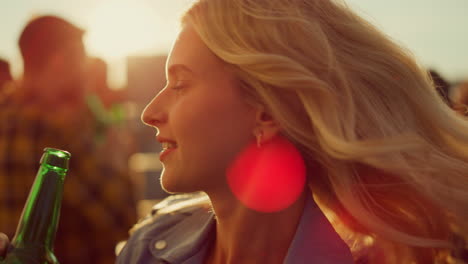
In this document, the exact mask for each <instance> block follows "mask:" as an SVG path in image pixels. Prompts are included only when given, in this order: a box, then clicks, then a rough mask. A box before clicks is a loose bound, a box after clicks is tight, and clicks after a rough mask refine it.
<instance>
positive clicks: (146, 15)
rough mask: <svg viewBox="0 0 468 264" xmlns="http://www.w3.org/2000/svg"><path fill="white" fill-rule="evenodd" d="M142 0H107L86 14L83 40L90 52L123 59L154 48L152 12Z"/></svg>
mask: <svg viewBox="0 0 468 264" xmlns="http://www.w3.org/2000/svg"><path fill="white" fill-rule="evenodd" d="M145 3H147V2H142V1H130V0H106V1H100V3H99V4H98V5H97V6H96V7H95V9H94V10H93V11H91V13H90V15H89V17H88V27H87V29H88V30H87V33H86V35H85V42H86V46H87V49H88V52H89V53H90V54H94V55H97V56H100V57H103V58H106V59H122V58H124V57H126V56H128V55H135V54H138V53H141V52H144V51H147V50H150V49H152V48H154V46H155V45H157V44H156V43H157V38H158V36H157V34H153V31H152V29H154V28H155V24H157V19H156V18H155V14H154V13H153V12H151V11H152V10H151V8H150V7H149V6H147V4H145Z"/></svg>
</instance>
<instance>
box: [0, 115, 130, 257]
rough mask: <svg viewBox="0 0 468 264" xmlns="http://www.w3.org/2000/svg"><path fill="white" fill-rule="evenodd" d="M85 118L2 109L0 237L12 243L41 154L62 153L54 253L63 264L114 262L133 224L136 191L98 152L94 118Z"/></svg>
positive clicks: (124, 171) (0, 122)
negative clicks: (65, 169) (64, 167)
mask: <svg viewBox="0 0 468 264" xmlns="http://www.w3.org/2000/svg"><path fill="white" fill-rule="evenodd" d="M85 116H86V115H76V116H74V117H73V120H70V119H69V120H67V118H63V119H61V118H60V117H57V118H51V117H47V116H44V114H43V113H42V114H39V111H37V110H35V109H24V108H17V107H5V106H2V107H1V108H0V232H4V233H6V234H7V235H8V236H9V237H10V239H11V238H13V234H14V232H15V231H16V230H15V229H16V226H17V223H18V220H19V217H20V215H21V211H22V209H23V206H24V203H25V202H26V199H27V196H28V194H29V189H30V187H31V185H32V182H33V181H34V178H35V175H36V172H37V169H38V167H39V159H40V157H41V155H42V153H43V149H44V148H45V147H54V148H59V149H64V150H67V151H69V152H70V153H71V154H72V157H71V160H70V170H69V173H68V175H67V177H66V179H65V187H64V195H63V202H62V208H61V216H60V222H59V228H58V231H57V236H56V241H55V250H54V251H55V254H56V256H57V258H58V260H59V261H60V262H61V263H65V264H74V263H77V264H78V263H80V264H83V263H100V264H107V263H114V262H115V254H114V247H115V245H116V243H117V242H118V241H120V240H123V239H125V238H126V237H127V236H128V234H127V230H129V228H130V227H131V226H132V225H133V224H134V223H135V221H136V212H135V208H136V206H135V199H134V198H135V197H134V195H133V190H134V188H133V186H132V185H133V183H132V181H131V179H130V177H129V175H128V170H125V169H122V168H126V167H125V166H114V164H112V163H111V162H110V161H109V160H108V159H107V158H106V156H104V155H102V153H106V151H100V152H98V146H97V145H96V143H95V141H94V138H93V136H94V134H93V131H94V130H93V129H94V127H93V121H92V118H84V117H85ZM64 120H65V121H64ZM62 121H64V122H62Z"/></svg>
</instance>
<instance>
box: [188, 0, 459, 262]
mask: <svg viewBox="0 0 468 264" xmlns="http://www.w3.org/2000/svg"><path fill="white" fill-rule="evenodd" d="M183 22H184V23H189V24H191V25H192V26H193V27H194V28H195V30H196V31H197V33H198V34H199V35H200V37H201V38H202V40H203V41H204V43H205V44H206V45H207V46H208V47H209V48H210V49H211V50H212V51H213V52H214V53H215V54H216V55H217V56H218V57H219V58H221V59H222V60H223V61H225V62H226V63H227V64H228V65H230V67H231V68H232V70H233V71H234V72H235V73H236V75H237V76H238V79H239V82H240V87H241V89H242V90H243V91H244V92H245V94H246V95H247V98H248V99H249V100H251V101H252V102H257V103H261V104H263V105H264V107H266V109H268V110H269V111H270V113H271V114H272V116H273V117H274V119H275V120H276V121H277V122H278V123H279V124H280V126H281V127H282V129H283V131H282V132H283V133H284V135H285V136H287V137H288V138H289V139H290V140H291V141H293V142H294V143H295V144H296V145H297V147H298V148H299V149H300V150H301V151H302V153H303V155H304V158H305V160H306V161H307V164H308V166H309V174H310V175H309V176H310V185H311V188H312V191H313V193H314V197H315V199H316V200H317V201H318V202H319V204H320V205H321V207H323V208H325V209H327V210H330V211H331V212H333V213H334V215H335V216H336V217H337V218H338V219H339V220H340V221H341V223H343V224H344V226H346V227H348V228H349V229H350V230H351V231H352V233H353V234H354V235H355V237H358V235H361V236H366V237H367V238H371V239H372V241H373V242H374V243H373V244H374V246H375V247H376V248H377V247H380V248H382V249H383V250H384V251H385V255H386V261H383V260H382V259H379V262H378V263H399V264H401V263H414V262H416V263H434V262H436V260H437V259H438V258H439V257H441V256H442V255H444V254H446V252H448V251H450V250H453V249H454V248H455V246H454V243H452V241H451V238H450V235H451V234H452V233H458V234H466V233H465V232H466V231H467V230H468V122H465V120H463V119H462V117H459V116H457V115H456V114H454V113H453V112H452V111H451V110H450V109H449V108H448V107H447V106H446V105H445V104H444V103H443V102H442V100H440V99H439V98H438V97H437V94H436V91H435V88H434V86H433V84H432V81H431V79H430V77H429V75H428V74H427V72H426V71H425V70H423V69H422V67H421V66H419V65H418V64H417V63H416V62H415V60H414V59H413V58H412V56H411V55H410V53H409V52H408V51H406V50H404V49H403V48H401V47H400V46H399V45H397V44H395V43H394V42H393V41H391V40H390V39H389V38H388V37H387V36H385V35H384V34H383V33H381V32H380V31H379V30H377V29H376V28H375V27H374V26H372V25H371V24H369V23H368V22H367V21H365V20H364V19H362V18H360V17H359V16H357V15H356V14H355V13H354V12H353V11H351V10H350V9H349V8H348V7H347V6H346V4H344V3H342V2H339V1H333V0H199V1H197V2H196V3H195V4H194V5H193V6H191V8H190V9H189V10H188V11H187V12H186V13H185V14H184V17H183ZM350 246H351V247H352V245H351V244H350ZM374 255H375V258H380V256H377V255H376V254H374ZM369 256H370V255H369ZM440 263H444V262H440Z"/></svg>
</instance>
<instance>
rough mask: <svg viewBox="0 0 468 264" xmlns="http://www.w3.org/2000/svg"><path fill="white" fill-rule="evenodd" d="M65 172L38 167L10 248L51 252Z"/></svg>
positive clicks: (55, 168) (48, 167)
mask: <svg viewBox="0 0 468 264" xmlns="http://www.w3.org/2000/svg"><path fill="white" fill-rule="evenodd" d="M65 173H66V170H64V169H62V168H58V167H53V166H50V165H48V164H41V166H40V168H39V171H38V173H37V176H36V179H35V180H34V183H33V186H32V188H31V191H30V193H29V197H28V200H27V202H26V204H25V207H24V208H23V213H22V215H21V218H20V221H19V226H18V229H17V230H16V235H15V237H14V238H13V241H12V245H13V246H14V247H15V248H24V247H37V248H43V247H44V248H45V249H47V250H50V251H52V249H53V243H54V240H55V234H56V232H57V226H58V220H59V216H60V206H61V203H62V195H63V183H64V179H65Z"/></svg>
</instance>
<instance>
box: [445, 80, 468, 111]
mask: <svg viewBox="0 0 468 264" xmlns="http://www.w3.org/2000/svg"><path fill="white" fill-rule="evenodd" d="M449 97H450V100H451V102H452V109H453V110H455V111H456V112H457V113H459V114H460V115H462V116H465V117H466V116H468V81H464V82H461V83H459V84H458V85H456V86H454V87H452V89H451V90H450V94H449Z"/></svg>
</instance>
